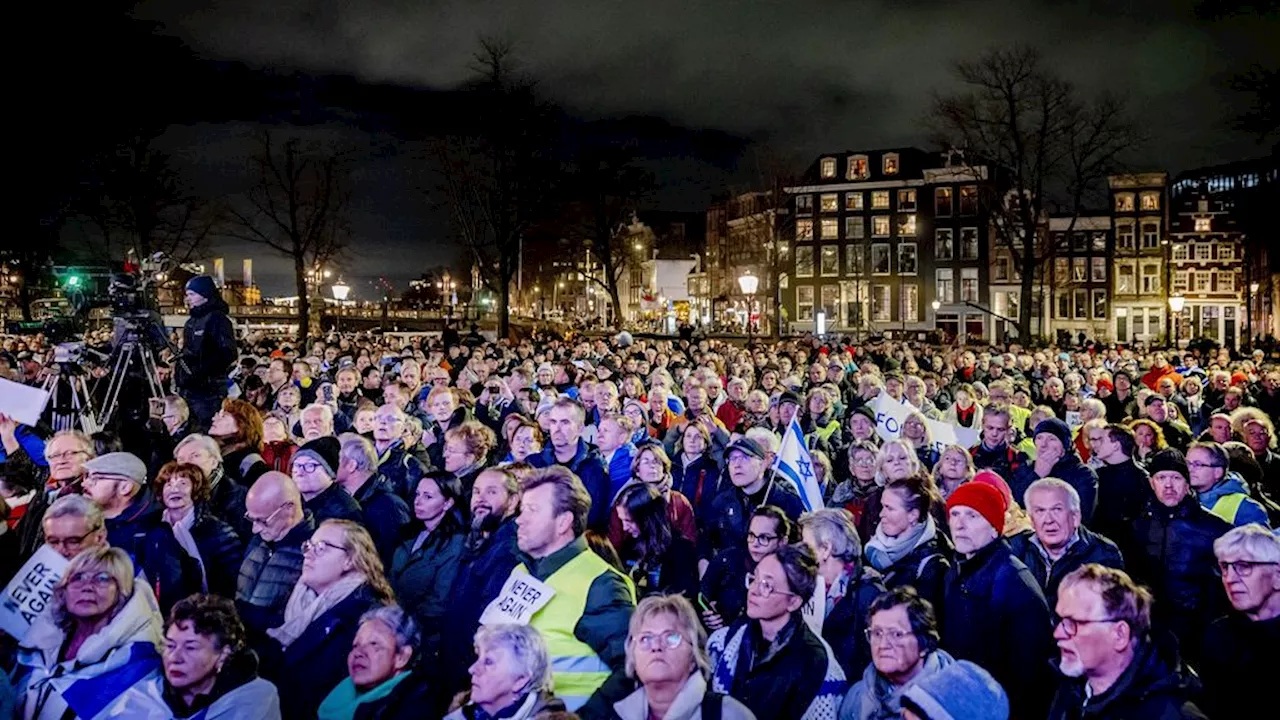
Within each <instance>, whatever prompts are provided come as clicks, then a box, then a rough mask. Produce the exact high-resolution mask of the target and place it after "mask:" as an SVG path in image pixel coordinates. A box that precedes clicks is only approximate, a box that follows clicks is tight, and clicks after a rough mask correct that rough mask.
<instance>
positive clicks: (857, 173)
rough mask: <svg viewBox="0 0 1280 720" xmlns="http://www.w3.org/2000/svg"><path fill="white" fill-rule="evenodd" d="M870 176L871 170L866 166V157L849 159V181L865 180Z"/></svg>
mask: <svg viewBox="0 0 1280 720" xmlns="http://www.w3.org/2000/svg"><path fill="white" fill-rule="evenodd" d="M870 176H871V170H870V168H869V167H868V166H867V156H866V155H854V156H852V157H850V158H849V173H848V177H849V179H850V180H866V179H867V178H868V177H870Z"/></svg>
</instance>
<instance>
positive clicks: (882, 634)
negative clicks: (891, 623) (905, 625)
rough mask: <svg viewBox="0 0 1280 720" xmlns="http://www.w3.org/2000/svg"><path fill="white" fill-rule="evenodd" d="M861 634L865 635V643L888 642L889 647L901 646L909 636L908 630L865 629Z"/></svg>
mask: <svg viewBox="0 0 1280 720" xmlns="http://www.w3.org/2000/svg"><path fill="white" fill-rule="evenodd" d="M862 632H863V633H865V634H866V636H867V642H870V643H878V642H882V641H885V640H888V641H889V644H890V645H901V644H902V641H903V640H904V639H905V638H907V637H909V636H910V635H911V631H910V630H899V629H898V628H867V629H866V630H863V631H862Z"/></svg>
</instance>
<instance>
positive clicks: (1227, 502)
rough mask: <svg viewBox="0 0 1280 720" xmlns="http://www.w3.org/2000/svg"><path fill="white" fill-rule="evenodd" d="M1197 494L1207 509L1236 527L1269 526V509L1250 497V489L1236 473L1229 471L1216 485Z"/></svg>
mask: <svg viewBox="0 0 1280 720" xmlns="http://www.w3.org/2000/svg"><path fill="white" fill-rule="evenodd" d="M1197 496H1198V497H1199V499H1200V505H1201V506H1203V507H1204V509H1205V510H1208V511H1209V512H1211V513H1213V514H1214V515H1217V516H1218V517H1220V518H1222V519H1223V520H1226V521H1227V522H1229V523H1231V524H1232V525H1233V526H1235V527H1240V526H1241V525H1248V524H1249V523H1259V524H1261V525H1262V526H1263V527H1268V526H1269V518H1268V517H1267V511H1266V510H1265V509H1263V507H1262V505H1260V504H1259V503H1258V501H1257V500H1254V499H1253V498H1251V497H1249V489H1248V488H1246V487H1245V485H1244V480H1243V479H1242V478H1241V477H1240V476H1239V475H1237V474H1236V473H1233V472H1228V473H1227V474H1226V476H1225V477H1223V478H1222V480H1221V481H1219V482H1218V483H1217V484H1216V485H1214V486H1213V487H1211V488H1209V489H1208V490H1205V491H1204V492H1200V493H1197Z"/></svg>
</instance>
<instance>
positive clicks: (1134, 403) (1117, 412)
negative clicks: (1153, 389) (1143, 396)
mask: <svg viewBox="0 0 1280 720" xmlns="http://www.w3.org/2000/svg"><path fill="white" fill-rule="evenodd" d="M1102 404H1103V405H1105V406H1106V408H1107V422H1109V423H1123V422H1128V421H1129V420H1132V419H1134V418H1136V417H1138V400H1137V398H1135V397H1134V396H1133V391H1132V390H1130V391H1129V395H1128V396H1127V397H1125V399H1123V400H1121V399H1120V395H1119V394H1118V393H1114V392H1113V393H1111V394H1110V395H1108V396H1106V397H1105V398H1103V399H1102Z"/></svg>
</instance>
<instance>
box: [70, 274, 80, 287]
mask: <svg viewBox="0 0 1280 720" xmlns="http://www.w3.org/2000/svg"><path fill="white" fill-rule="evenodd" d="M80 283H81V279H80V276H79V275H68V276H67V288H69V289H76V288H79V287H80Z"/></svg>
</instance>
